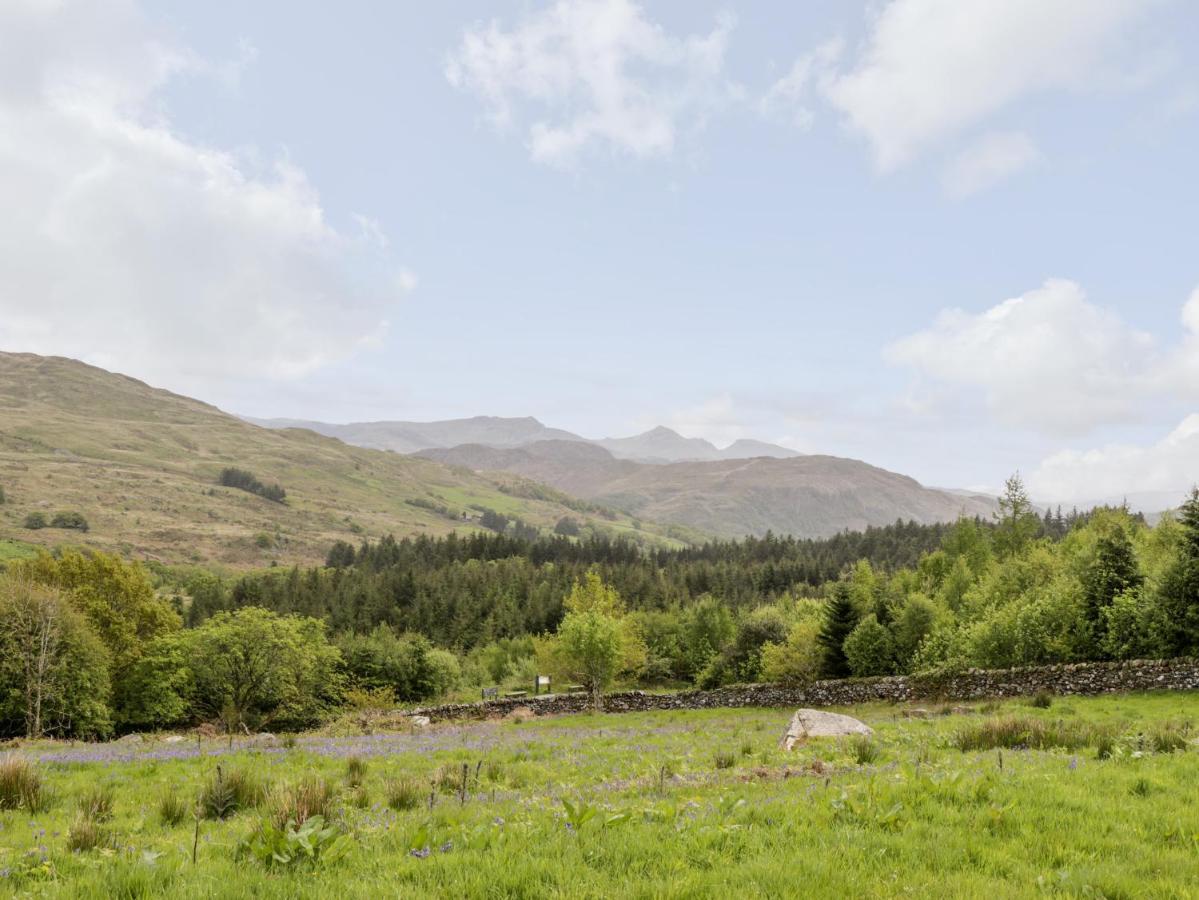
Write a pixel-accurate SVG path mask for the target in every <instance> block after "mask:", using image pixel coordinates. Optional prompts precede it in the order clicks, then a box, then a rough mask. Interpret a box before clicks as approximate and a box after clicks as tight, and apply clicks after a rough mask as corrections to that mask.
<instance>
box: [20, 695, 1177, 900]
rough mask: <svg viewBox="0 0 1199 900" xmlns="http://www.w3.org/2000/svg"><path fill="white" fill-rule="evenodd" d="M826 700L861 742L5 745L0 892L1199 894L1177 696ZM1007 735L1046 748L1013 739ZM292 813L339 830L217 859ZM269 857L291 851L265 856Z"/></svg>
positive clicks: (647, 734) (732, 732)
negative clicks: (17, 803)
mask: <svg viewBox="0 0 1199 900" xmlns="http://www.w3.org/2000/svg"><path fill="white" fill-rule="evenodd" d="M846 711H847V712H850V713H852V714H854V715H857V716H859V717H860V718H862V719H863V720H864V721H866V722H867V723H869V724H870V725H872V726H873V727H874V728H875V729H876V735H875V737H874V738H873V739H871V740H867V741H862V742H849V741H844V740H836V739H824V740H818V741H812V742H810V743H808V744H807V745H805V746H803V747H801V748H799V749H797V750H796V751H793V752H791V753H785V752H783V751H781V750H780V749H778V740H779V738H780V736H781V734H782V732H783V731H784V729H785V726H786V723H787V721H788V718H789V714H788V712H787V711H785V710H760V709H752V710H715V711H704V712H675V713H654V714H627V715H582V716H570V717H562V718H557V719H543V720H536V721H532V722H527V723H516V722H485V723H472V724H467V725H439V726H434V727H432V728H430V729H426V730H424V731H421V732H417V733H412V734H398V733H384V734H374V735H366V736H341V737H333V736H320V735H307V736H300V737H299V738H297V739H295V740H294V742H293V741H292V740H291V739H288V740H285V741H283V743H282V745H281V746H277V747H259V748H251V747H244V746H236V745H235V746H234V747H233V748H232V749H230V748H229V747H228V746H227V745H226V744H225V742H224V741H220V740H213V741H205V742H204V743H203V744H202V745H201V744H197V742H196V741H195V739H193V738H188V739H186V740H183V741H180V742H176V743H168V742H166V741H165V740H162V739H153V738H147V739H146V740H145V741H142V742H125V743H116V744H108V745H78V744H77V745H73V746H67V745H54V744H35V745H26V746H23V747H21V748H20V749H19V750H18V751H16V755H11V756H9V758H8V763H7V765H8V766H9V767H12V766H14V762H13V760H17V759H20V760H33V761H35V765H36V767H37V771H38V772H39V773H40V775H41V778H42V779H43V782H44V788H43V790H44V792H45V793H46V794H47V795H48V796H49V799H48V800H47V801H45V802H47V803H48V806H47V808H45V809H44V810H41V811H38V812H36V813H33V814H31V813H30V812H29V811H28V810H27V809H25V808H18V809H15V810H9V811H5V812H0V893H4V892H6V891H7V892H11V893H13V894H14V895H17V896H35V897H66V896H82V897H133V896H150V895H153V894H156V893H159V892H166V893H169V894H170V895H171V896H183V897H245V896H256V897H280V898H282V897H296V896H310V897H327V896H338V897H370V898H376V897H384V896H386V897H393V896H400V897H428V896H445V897H597V898H599V897H603V898H610V897H647V898H648V897H655V898H656V897H713V896H723V897H733V896H736V897H744V896H751V897H752V896H760V897H779V896H808V897H812V896H816V897H850V896H861V897H867V896H871V897H873V896H879V897H984V896H985V897H989V898H1003V897H1025V896H1042V895H1055V896H1071V897H1110V898H1114V897H1191V896H1195V892H1196V890H1199V804H1196V803H1195V798H1196V796H1199V761H1197V759H1196V751H1195V748H1194V747H1193V746H1190V744H1189V734H1190V732H1189V731H1188V729H1189V726H1188V725H1187V724H1186V723H1187V722H1189V721H1190V720H1191V719H1193V718H1194V717H1195V715H1196V713H1199V695H1195V694H1149V695H1135V696H1121V697H1108V698H1097V699H1073V698H1071V699H1058V700H1055V701H1053V703H1052V705H1050V706H1049V707H1048V708H1035V707H1034V706H1033V705H1031V704H1030V703H1029V702H1028V701H1023V702H1016V701H1010V702H1007V703H1004V704H1002V705H999V704H987V705H982V706H978V705H976V706H975V707H973V708H972V709H969V710H967V711H961V710H959V711H958V712H954V713H949V712H948V711H942V710H931V711H930V715H929V717H927V718H915V717H908V716H905V715H904V712H905V711H904V710H903V709H902V708H898V707H889V706H881V705H875V706H867V707H859V708H855V709H852V710H846ZM1030 743H1031V744H1034V745H1035V744H1040V743H1045V744H1047V745H1050V744H1054V743H1058V744H1063V745H1065V746H1059V747H1056V748H1054V749H1022V748H1021V747H1020V746H1019V745H1021V744H1024V745H1027V744H1030ZM963 744H964V745H967V746H979V747H984V748H987V749H974V750H962V749H960V748H959V745H963ZM996 744H998V745H1000V746H999V747H997V746H995V745H996ZM1003 744H1008V745H1009V746H1008V747H1007V748H1006V749H1004V748H1002V745H1003ZM218 767H219V769H220V773H221V779H222V782H221V784H222V786H223V792H224V795H225V796H226V799H227V798H228V796H229V795H231V794H232V791H231V789H230V784H231V783H233V784H234V785H236V786H237V788H238V791H239V792H240V794H241V797H242V800H243V802H244V803H245V804H248V806H247V808H244V809H240V810H238V811H230V810H225V811H230V812H231V814H230V815H229V816H228V818H226V819H224V820H223V821H220V820H214V819H201V820H200V824H199V830H198V839H197V830H196V819H195V818H194V816H193V809H195V802H196V798H197V796H198V795H199V794H200V793H201V790H202V789H203V787H204V785H205V784H208V785H210V789H209V794H208V802H209V805H210V807H211V806H212V802H213V797H214V796H216V797H218V799H219V798H220V796H221V795H222V792H221V791H219V790H217V791H214V790H213V788H212V787H211V786H212V784H213V780H214V779H215V777H216V773H217V770H218ZM464 772H465V779H464V774H463V773H464ZM0 790H2V780H0ZM0 796H3V794H2V792H0ZM305 798H307V799H305ZM430 801H432V808H430ZM249 804H253V805H249ZM109 805H111V808H110V809H109V808H108V807H109ZM296 808H302V809H308V810H316V811H318V812H319V811H322V810H323V811H324V812H325V813H326V816H327V820H328V822H330V823H333V826H334V827H335V829H336V831H337V833H339V834H344V835H346V836H345V837H342V838H334V837H333V835H330V836H329V839H328V841H327V842H326V844H325V846H329V845H332V848H333V849H332V850H331V851H330V853H331V856H332V857H333V858H332V859H322V858H321V854H319V853H318V858H317V860H316V861H315V862H310V861H306V856H305V854H304V853H302V852H300V853H299V854H295V852H294V849H293V850H289V849H287V847H288V845H287V844H286V842H280V841H278V840H276V842H275V843H273V844H269V845H268V849H266V850H264V849H262V845H261V841H260V845H259V846H258V849H257V850H254V849H250V850H243V851H242V852H241V855H240V856H239V850H238V847H239V844H240V843H241V842H242V841H243V840H245V839H246V838H248V837H250V836H251V835H253V834H254V833H255V832H256V830H258V829H259V828H260V827H261V823H263V822H265V821H270V820H271V819H280V820H282V819H283V818H286V817H287V816H288V815H289V813H290V811H292V810H294V809H296ZM309 843H311V840H309ZM70 844H74V845H76V846H82V847H84V849H78V850H75V851H72V850H70V849H68V845H70ZM93 845H94V846H93ZM89 846H90V847H92V848H91V849H87V847H89ZM193 847H194V848H195V860H196V861H195V862H194V863H193V862H192V855H193ZM272 848H273V849H274V850H275V851H277V852H279V856H280V857H282V858H289V857H292V856H293V855H298V856H299V857H300V860H301V861H299V862H292V863H282V862H278V861H275V862H273V863H271V862H269V860H270V859H271V857H270V852H271V849H272ZM338 854H342V855H341V856H340V858H337V857H338ZM264 859H265V860H268V861H265V862H264Z"/></svg>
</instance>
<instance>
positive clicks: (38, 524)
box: [25, 512, 46, 531]
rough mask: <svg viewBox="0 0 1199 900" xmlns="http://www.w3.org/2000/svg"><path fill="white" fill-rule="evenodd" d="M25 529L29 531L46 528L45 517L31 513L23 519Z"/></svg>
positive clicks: (38, 513) (37, 513)
mask: <svg viewBox="0 0 1199 900" xmlns="http://www.w3.org/2000/svg"><path fill="white" fill-rule="evenodd" d="M25 527H26V528H28V529H30V530H31V531H37V530H38V529H41V528H45V527H46V516H45V515H44V514H42V513H40V512H31V513H30V514H29V515H27V516H26V517H25Z"/></svg>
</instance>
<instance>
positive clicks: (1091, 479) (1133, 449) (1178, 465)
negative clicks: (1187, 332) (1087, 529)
mask: <svg viewBox="0 0 1199 900" xmlns="http://www.w3.org/2000/svg"><path fill="white" fill-rule="evenodd" d="M1197 483H1199V413H1196V414H1192V415H1189V416H1187V417H1186V418H1185V419H1183V421H1182V422H1181V423H1180V424H1179V425H1178V427H1177V428H1175V429H1174V430H1173V431H1171V432H1170V433H1169V434H1168V435H1166V436H1165V437H1164V438H1163V439H1162V440H1160V441H1158V442H1157V443H1155V444H1150V445H1147V446H1146V445H1135V444H1132V445H1129V444H1124V445H1111V446H1107V447H1102V448H1099V449H1094V450H1085V451H1078V450H1064V451H1062V452H1060V453H1056V454H1054V455H1053V456H1050V457H1049V458H1048V459H1046V460H1045V461H1044V462H1042V463H1041V465H1040V466H1039V467H1038V468H1037V469H1036V470H1035V471H1034V472H1033V473H1032V474H1031V475H1030V476H1029V478H1028V484H1029V489H1030V490H1031V491H1032V492H1033V494H1034V496H1036V497H1037V498H1038V499H1043V500H1046V501H1074V500H1080V499H1084V500H1085V499H1091V500H1097V499H1107V498H1115V497H1120V496H1124V495H1136V494H1145V495H1150V497H1152V498H1154V499H1155V500H1156V502H1154V501H1153V500H1149V501H1148V502H1147V503H1142V504H1137V505H1143V506H1147V507H1148V508H1150V509H1161V508H1163V507H1165V506H1173V505H1177V504H1178V503H1179V502H1181V500H1182V499H1183V497H1184V495H1185V493H1186V492H1187V491H1188V490H1190V489H1191V488H1192V487H1193V486H1195V485H1196V484H1197ZM1134 499H1135V498H1134Z"/></svg>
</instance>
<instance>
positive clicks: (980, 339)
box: [885, 279, 1167, 434]
mask: <svg viewBox="0 0 1199 900" xmlns="http://www.w3.org/2000/svg"><path fill="white" fill-rule="evenodd" d="M885 356H886V358H887V359H888V360H890V361H891V362H894V363H900V364H904V365H908V366H911V367H912V368H913V369H915V370H916V371H917V372H919V373H921V374H922V375H925V376H927V377H929V378H932V379H934V380H937V381H940V382H943V383H945V384H947V385H949V386H953V387H957V388H962V387H965V388H973V389H978V390H981V391H982V392H983V395H984V397H985V399H986V403H987V405H988V407H989V408H990V409H991V411H992V412H993V413H995V414H996V415H997V417H998V418H999V419H1000V420H1002V421H1003V422H1005V423H1006V424H1011V425H1023V426H1031V427H1034V428H1037V429H1039V430H1042V431H1045V432H1049V433H1055V434H1071V433H1081V432H1084V431H1086V430H1088V429H1089V428H1091V427H1093V426H1095V425H1097V424H1101V423H1107V422H1127V421H1132V420H1135V419H1136V418H1137V415H1138V412H1139V409H1140V406H1141V403H1142V401H1143V400H1144V398H1145V397H1146V396H1147V395H1149V394H1151V393H1153V392H1154V391H1155V390H1157V389H1159V388H1160V387H1162V384H1161V376H1162V370H1163V366H1164V365H1167V363H1166V361H1165V360H1164V358H1163V356H1162V355H1161V353H1160V352H1159V350H1158V348H1157V346H1156V342H1155V341H1154V339H1153V337H1152V336H1150V335H1148V334H1146V333H1144V332H1141V331H1138V330H1136V329H1134V328H1132V327H1131V326H1129V325H1128V324H1127V323H1125V322H1124V321H1122V320H1121V319H1120V317H1119V316H1117V315H1116V314H1115V313H1113V312H1111V311H1109V310H1105V309H1101V308H1100V307H1098V306H1095V305H1094V304H1092V303H1090V302H1089V301H1088V300H1087V298H1086V295H1085V294H1084V293H1083V290H1082V288H1081V287H1079V285H1077V284H1075V283H1074V282H1072V281H1066V280H1062V279H1051V280H1049V281H1046V282H1045V283H1044V284H1043V285H1042V286H1041V287H1039V288H1037V289H1036V290H1033V291H1029V292H1028V293H1026V294H1024V295H1022V296H1020V297H1015V298H1012V299H1010V300H1005V301H1004V302H1002V303H1000V304H999V305H998V306H994V307H992V308H991V309H988V310H986V311H985V312H982V313H977V314H972V313H968V312H965V311H964V310H961V309H950V310H946V311H944V312H942V313H941V314H940V315H939V316H938V317H937V319H936V321H935V322H934V323H933V325H932V327H930V328H928V329H925V330H924V331H920V332H918V333H916V334H913V335H910V336H908V337H905V338H902V339H901V340H898V341H896V342H895V343H893V344H891V345H890V346H889V347H888V348H886V350H885Z"/></svg>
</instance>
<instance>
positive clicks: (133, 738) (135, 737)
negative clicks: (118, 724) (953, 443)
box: [117, 734, 145, 744]
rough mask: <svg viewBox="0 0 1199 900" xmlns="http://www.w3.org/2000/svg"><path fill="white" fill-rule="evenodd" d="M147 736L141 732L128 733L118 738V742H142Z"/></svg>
mask: <svg viewBox="0 0 1199 900" xmlns="http://www.w3.org/2000/svg"><path fill="white" fill-rule="evenodd" d="M143 740H145V738H143V737H142V736H141V735H140V734H127V735H125V736H124V737H122V738H117V743H118V744H140V743H141V742H142V741H143Z"/></svg>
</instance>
